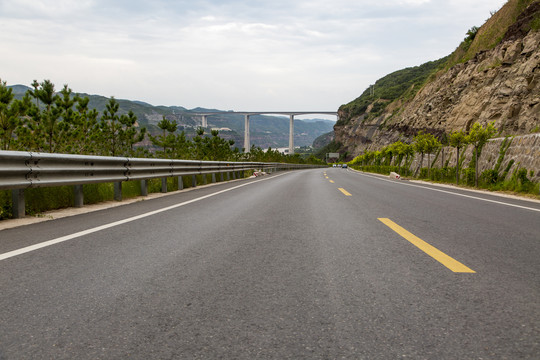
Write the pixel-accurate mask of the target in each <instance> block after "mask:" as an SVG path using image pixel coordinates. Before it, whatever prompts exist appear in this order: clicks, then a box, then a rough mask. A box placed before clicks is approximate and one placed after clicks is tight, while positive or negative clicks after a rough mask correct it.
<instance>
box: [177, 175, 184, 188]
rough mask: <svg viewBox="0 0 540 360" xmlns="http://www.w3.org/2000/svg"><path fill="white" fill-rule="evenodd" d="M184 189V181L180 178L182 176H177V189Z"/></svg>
mask: <svg viewBox="0 0 540 360" xmlns="http://www.w3.org/2000/svg"><path fill="white" fill-rule="evenodd" d="M183 189H184V181H183V180H182V177H181V176H179V177H178V190H183Z"/></svg>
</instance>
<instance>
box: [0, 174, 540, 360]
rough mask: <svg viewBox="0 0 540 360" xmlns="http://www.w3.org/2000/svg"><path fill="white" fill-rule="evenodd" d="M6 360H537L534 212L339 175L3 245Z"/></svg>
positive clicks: (539, 267) (294, 180)
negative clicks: (218, 359)
mask: <svg viewBox="0 0 540 360" xmlns="http://www.w3.org/2000/svg"><path fill="white" fill-rule="evenodd" d="M0 254H1V255H0V288H1V292H0V359H2V360H4V359H217V358H220V359H402V358H403V359H527V358H529V359H538V358H540V346H539V341H540V331H539V327H540V305H539V299H540V276H539V274H540V261H539V255H540V204H539V203H534V202H529V201H522V200H515V199H505V198H501V197H497V196H493V195H484V194H478V193H473V192H468V191H463V190H452V189H448V188H441V187H434V186H427V185H418V184H412V183H410V182H406V181H395V180H388V179H385V178H381V177H377V176H371V175H365V174H359V173H355V172H352V171H347V170H345V169H333V168H331V169H317V170H305V171H295V172H289V173H279V174H277V175H272V176H266V177H262V178H257V179H253V180H245V181H236V182H232V183H224V184H219V185H216V186H212V187H200V188H197V189H196V190H194V191H189V192H180V193H177V194H172V195H170V196H166V197H163V198H160V199H155V200H147V201H141V202H137V203H134V204H130V205H125V206H120V207H117V208H113V209H108V210H102V211H97V212H92V213H88V214H83V215H77V216H73V217H69V218H64V219H58V220H54V221H48V222H43V223H39V224H33V225H28V226H24V227H19V228H14V229H8V230H3V231H0Z"/></svg>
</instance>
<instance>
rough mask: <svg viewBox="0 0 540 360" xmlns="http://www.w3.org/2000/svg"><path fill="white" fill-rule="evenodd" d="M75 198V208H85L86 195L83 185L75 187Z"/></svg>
mask: <svg viewBox="0 0 540 360" xmlns="http://www.w3.org/2000/svg"><path fill="white" fill-rule="evenodd" d="M73 196H74V205H75V207H78V208H80V207H83V205H84V194H83V186H82V185H74V186H73Z"/></svg>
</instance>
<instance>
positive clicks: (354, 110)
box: [338, 58, 448, 125]
mask: <svg viewBox="0 0 540 360" xmlns="http://www.w3.org/2000/svg"><path fill="white" fill-rule="evenodd" d="M447 59H448V58H442V59H439V60H436V61H430V62H427V63H425V64H422V65H420V66H415V67H410V68H406V69H403V70H398V71H395V72H393V73H391V74H388V75H386V76H385V77H383V78H381V79H379V80H377V81H376V82H375V86H374V87H373V88H371V87H370V88H368V89H366V90H365V91H364V93H363V94H362V95H360V97H358V98H356V99H355V100H353V101H351V102H350V103H348V104H345V105H342V106H341V107H340V108H339V110H340V111H341V112H342V114H343V116H342V117H341V118H340V121H339V122H338V125H343V124H346V123H347V122H348V121H349V120H350V119H351V118H353V117H355V116H359V115H362V114H363V113H365V112H366V109H367V108H368V106H369V105H370V104H371V103H374V102H375V101H377V102H376V103H375V104H374V108H373V109H372V112H373V113H374V114H379V113H381V112H382V111H383V110H384V108H385V107H386V105H387V104H389V103H390V102H392V101H394V100H396V99H398V98H400V97H404V98H412V97H414V95H415V94H416V93H417V92H418V90H420V89H421V88H422V86H423V85H424V84H425V83H426V81H427V79H428V78H429V76H430V75H431V74H433V73H435V72H437V71H438V70H440V69H441V68H442V67H443V66H444V64H445V63H446V61H447Z"/></svg>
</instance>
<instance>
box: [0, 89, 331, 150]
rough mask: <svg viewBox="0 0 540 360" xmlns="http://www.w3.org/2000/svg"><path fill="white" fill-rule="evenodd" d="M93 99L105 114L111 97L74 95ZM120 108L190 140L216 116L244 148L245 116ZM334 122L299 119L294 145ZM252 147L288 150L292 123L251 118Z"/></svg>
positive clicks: (152, 128) (141, 105)
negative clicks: (165, 123) (164, 123)
mask: <svg viewBox="0 0 540 360" xmlns="http://www.w3.org/2000/svg"><path fill="white" fill-rule="evenodd" d="M8 87H9V88H11V89H13V93H14V95H15V97H16V98H19V99H20V98H22V97H23V96H24V94H25V93H26V92H27V91H28V90H32V88H31V87H29V86H26V85H21V84H15V85H9V86H8ZM75 95H79V96H81V97H88V98H89V100H90V101H89V104H88V106H89V108H91V109H96V110H98V112H99V113H100V114H101V113H103V110H104V109H105V105H106V104H107V102H108V101H109V97H106V96H102V95H96V94H87V93H82V92H78V93H74V94H73V96H75ZM116 101H117V102H118V103H119V104H120V110H119V114H120V115H121V114H126V113H128V112H129V111H130V110H131V111H133V112H134V113H135V115H136V116H137V121H138V124H139V126H144V127H146V128H147V129H148V131H149V132H150V133H152V134H157V133H158V132H160V131H161V130H159V129H158V128H157V123H158V122H159V121H160V120H161V119H162V118H163V116H165V117H166V118H167V119H168V120H171V121H176V122H177V123H178V125H179V126H178V131H185V132H186V135H187V136H188V137H192V136H195V132H196V129H197V128H198V127H199V126H201V119H200V117H199V116H196V115H194V113H199V112H216V114H215V115H212V116H209V117H208V125H209V127H211V128H218V129H220V130H221V131H220V136H221V137H223V138H225V139H227V140H234V141H235V145H236V146H237V147H242V146H243V144H244V141H243V139H244V116H243V115H241V114H235V113H232V114H231V113H230V112H229V111H225V110H218V109H206V108H202V107H196V108H194V109H187V108H185V107H182V106H165V105H157V106H156V105H152V104H149V103H147V102H144V101H140V100H127V99H116ZM333 125H334V121H330V120H325V119H307V120H304V119H295V135H294V142H295V145H296V146H311V145H312V143H313V141H314V140H315V139H316V138H317V137H319V136H320V135H322V134H324V133H327V132H329V131H331V130H332V129H333ZM250 139H251V143H252V144H254V145H255V146H259V147H261V148H264V149H266V148H268V147H272V148H277V147H286V146H288V143H289V119H288V118H286V117H283V116H270V115H252V116H251V117H250Z"/></svg>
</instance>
